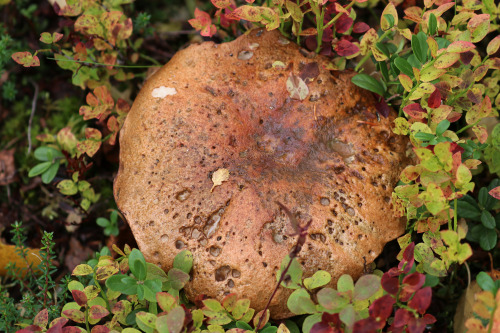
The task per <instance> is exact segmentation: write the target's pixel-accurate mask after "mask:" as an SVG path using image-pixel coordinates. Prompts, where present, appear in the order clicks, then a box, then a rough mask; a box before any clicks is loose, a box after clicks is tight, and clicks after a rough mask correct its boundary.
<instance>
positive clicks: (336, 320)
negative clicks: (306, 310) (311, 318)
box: [321, 312, 342, 327]
mask: <svg viewBox="0 0 500 333" xmlns="http://www.w3.org/2000/svg"><path fill="white" fill-rule="evenodd" d="M321 321H323V322H325V323H331V324H333V326H335V327H340V326H341V325H342V322H341V321H340V317H339V314H338V313H333V314H329V313H328V312H323V314H322V315H321Z"/></svg>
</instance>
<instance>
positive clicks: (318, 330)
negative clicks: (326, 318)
mask: <svg viewBox="0 0 500 333" xmlns="http://www.w3.org/2000/svg"><path fill="white" fill-rule="evenodd" d="M310 332H311V333H334V331H333V327H331V326H330V325H328V323H324V322H322V321H320V322H319V323H316V324H314V325H313V327H311V331H310Z"/></svg>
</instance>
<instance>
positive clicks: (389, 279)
mask: <svg viewBox="0 0 500 333" xmlns="http://www.w3.org/2000/svg"><path fill="white" fill-rule="evenodd" d="M380 284H381V285H382V288H384V290H385V291H387V292H388V293H389V294H391V295H396V294H397V293H398V290H399V279H398V278H396V277H393V276H391V274H390V273H389V272H386V273H384V275H382V279H381V280H380Z"/></svg>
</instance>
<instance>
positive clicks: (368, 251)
mask: <svg viewBox="0 0 500 333" xmlns="http://www.w3.org/2000/svg"><path fill="white" fill-rule="evenodd" d="M258 31H260V30H258ZM258 31H252V32H250V33H249V34H248V35H245V36H242V37H240V38H238V39H237V40H235V41H233V42H230V43H226V44H221V45H215V44H213V43H203V44H201V45H196V46H190V47H188V48H187V49H185V50H182V51H180V52H179V53H178V54H177V55H176V56H174V57H173V58H172V59H171V61H170V62H169V63H168V64H167V65H165V66H164V67H163V68H162V69H160V70H159V71H158V72H157V73H156V74H155V75H154V76H152V77H151V78H150V79H148V81H147V82H146V83H145V85H144V88H143V89H142V90H141V92H140V94H139V95H138V97H137V99H136V101H135V102H134V105H133V107H132V109H131V111H130V113H129V115H128V117H127V119H126V121H125V124H124V126H123V129H122V130H121V134H120V135H121V136H120V144H121V152H120V169H119V173H118V176H117V178H116V180H115V197H116V201H117V204H118V207H119V208H120V210H121V211H122V212H123V213H124V215H125V216H126V218H127V221H128V223H129V224H130V227H131V229H132V231H133V233H134V236H135V237H136V240H137V242H138V244H139V247H140V249H141V250H142V251H143V253H144V255H145V256H146V258H147V259H150V260H151V259H153V258H154V254H155V253H157V254H158V259H157V261H158V260H160V261H161V265H162V268H164V269H169V268H170V267H171V266H172V262H173V258H174V256H175V254H176V253H177V252H179V251H180V250H181V249H188V250H190V251H192V252H193V255H194V267H193V274H192V280H191V281H190V283H189V284H188V285H187V287H186V292H187V294H188V296H189V297H191V298H194V297H195V296H197V295H199V294H205V295H208V296H210V297H216V298H219V299H221V298H222V297H224V295H225V294H227V293H228V292H235V293H237V294H238V295H239V297H246V298H249V299H250V300H251V302H252V307H254V308H255V309H256V310H257V311H259V310H261V309H262V308H263V307H264V305H265V303H266V302H267V298H268V296H269V295H270V294H271V292H272V290H273V288H274V282H273V281H275V271H276V269H277V268H278V267H279V266H280V263H281V260H282V259H283V258H284V257H285V256H286V255H287V254H288V252H289V251H290V249H291V247H292V246H293V245H294V242H295V237H291V236H290V235H291V234H292V232H293V228H292V226H291V225H290V222H289V220H288V218H287V216H285V215H284V213H283V212H282V211H280V209H279V207H277V206H276V204H275V202H276V201H280V202H282V203H283V204H285V205H286V206H287V207H289V208H290V209H291V210H292V211H293V213H294V214H296V216H297V219H299V220H301V221H303V222H304V221H309V220H310V219H312V220H313V223H312V225H311V227H310V229H309V237H308V239H307V241H306V244H305V245H304V247H303V249H302V252H301V253H300V258H299V259H300V262H301V263H302V264H303V267H304V272H305V276H310V275H312V274H313V273H314V272H315V271H316V269H317V268H318V267H321V268H322V269H324V270H327V271H329V272H330V273H331V274H332V277H333V278H332V282H331V284H332V285H334V284H335V283H336V281H337V279H338V277H340V276H341V275H342V274H344V273H347V274H351V275H352V276H353V277H354V278H356V277H358V276H360V275H361V274H362V273H363V269H364V265H365V261H364V259H363V258H365V259H366V263H370V262H371V261H373V260H374V259H375V258H376V256H377V255H378V254H379V253H380V251H381V250H382V247H383V246H384V244H385V243H386V242H387V241H389V240H392V239H394V238H395V237H397V236H399V235H400V234H401V233H402V232H403V231H404V227H405V223H404V221H402V220H400V219H398V218H395V217H392V210H391V205H390V203H388V202H387V198H390V197H391V192H392V189H393V187H394V185H395V184H396V182H397V180H398V176H399V174H400V172H401V170H402V169H403V168H404V166H405V165H406V164H407V163H408V159H407V158H406V154H405V153H406V149H407V145H408V142H407V141H406V139H405V138H403V137H399V136H395V135H394V134H392V131H391V128H390V127H391V123H392V121H393V119H394V118H395V115H394V114H390V115H389V117H388V118H381V119H380V121H377V118H376V109H375V100H374V99H373V98H372V96H371V95H370V93H368V92H366V91H361V90H360V89H359V88H357V87H355V86H354V85H353V84H352V83H351V82H350V80H351V77H352V75H353V74H352V73H349V72H335V73H331V72H329V71H327V70H325V69H324V68H325V66H326V65H327V63H328V59H326V58H324V57H322V56H315V57H314V58H309V57H305V56H304V55H302V54H301V53H300V51H299V48H298V47H297V46H296V45H295V44H293V43H285V42H284V40H283V37H281V36H280V35H279V33H277V32H269V33H267V32H264V33H261V35H259V33H258ZM257 44H258V45H259V46H258V47H254V46H255V45H257ZM250 50H251V53H252V56H251V57H250V58H248V59H238V58H241V57H235V56H234V55H240V54H243V55H244V56H243V57H244V58H246V57H248V53H245V52H246V51H248V52H250ZM243 51H245V52H243ZM242 52H243V53H242ZM276 61H280V62H281V63H283V64H285V66H275V67H273V66H272V65H271V66H269V64H273V63H275V62H276ZM290 74H293V75H298V76H300V77H301V78H302V79H303V80H304V82H306V84H307V86H308V89H309V95H310V96H315V98H314V99H313V98H306V99H304V100H302V101H300V100H295V99H291V98H290V94H289V92H288V90H287V88H286V80H287V78H288V77H289V76H290ZM174 88H175V89H174ZM155 89H160V90H156V91H162V92H168V94H166V95H165V96H163V97H154V96H158V94H157V93H156V94H152V92H153V91H155ZM153 95H154V96H153ZM374 123H375V125H374V126H373V125H371V124H374ZM219 169H227V170H228V171H229V172H230V175H229V178H228V179H227V180H226V181H224V182H222V184H221V185H219V186H216V187H214V188H213V192H211V188H212V186H213V182H212V175H213V174H214V172H216V171H217V170H219ZM150 221H155V222H154V224H152V225H150V224H149V222H150ZM325 254H328V255H325ZM289 292H290V291H288V290H282V289H280V291H279V292H278V294H277V296H276V298H275V299H274V300H273V303H272V304H271V313H272V316H273V317H274V318H283V317H286V316H289V315H290V312H289V311H288V309H287V307H286V299H287V296H288V295H289Z"/></svg>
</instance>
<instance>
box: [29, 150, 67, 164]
mask: <svg viewBox="0 0 500 333" xmlns="http://www.w3.org/2000/svg"><path fill="white" fill-rule="evenodd" d="M58 157H60V158H62V157H64V155H63V154H62V153H61V152H60V151H59V150H57V149H55V148H52V147H38V148H37V149H36V150H35V158H36V159H37V160H39V161H53V160H54V159H55V158H58Z"/></svg>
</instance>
